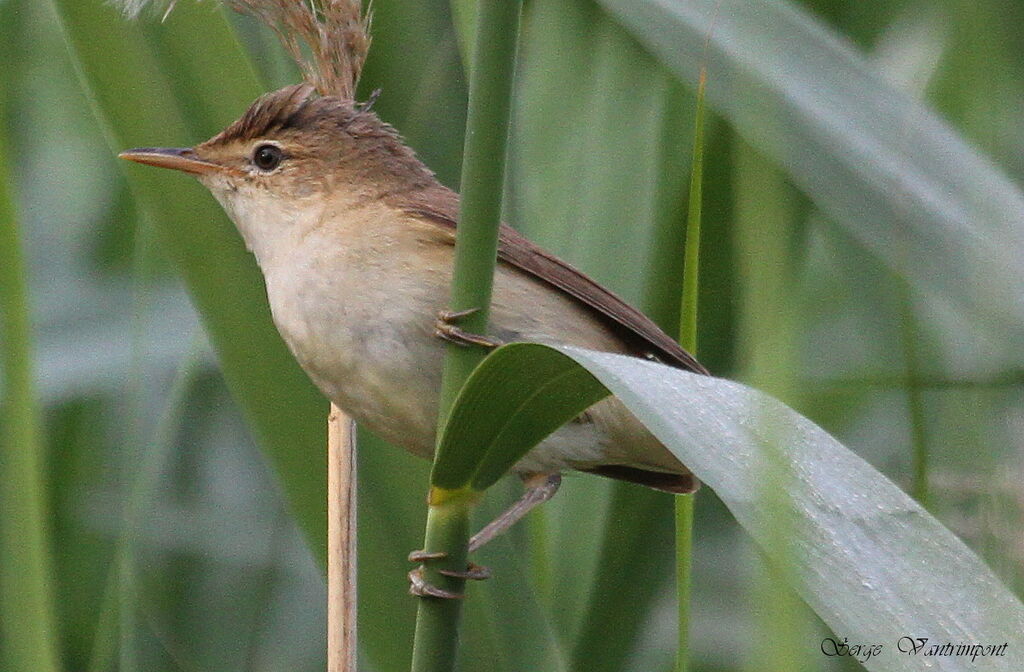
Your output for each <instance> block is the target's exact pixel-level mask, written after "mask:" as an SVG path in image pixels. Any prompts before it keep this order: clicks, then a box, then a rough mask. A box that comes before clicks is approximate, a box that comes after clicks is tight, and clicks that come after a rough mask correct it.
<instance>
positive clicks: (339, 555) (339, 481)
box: [327, 404, 357, 672]
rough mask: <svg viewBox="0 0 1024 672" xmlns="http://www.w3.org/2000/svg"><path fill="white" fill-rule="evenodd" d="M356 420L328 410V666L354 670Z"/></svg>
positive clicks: (333, 670) (330, 670) (332, 671)
mask: <svg viewBox="0 0 1024 672" xmlns="http://www.w3.org/2000/svg"><path fill="white" fill-rule="evenodd" d="M355 447H356V440H355V423H354V422H353V421H352V420H351V419H350V418H349V417H348V416H346V415H345V414H344V413H342V412H341V409H339V408H338V407H337V406H335V405H334V404H331V412H330V415H328V416H327V672H356V595H357V593H356V453H355Z"/></svg>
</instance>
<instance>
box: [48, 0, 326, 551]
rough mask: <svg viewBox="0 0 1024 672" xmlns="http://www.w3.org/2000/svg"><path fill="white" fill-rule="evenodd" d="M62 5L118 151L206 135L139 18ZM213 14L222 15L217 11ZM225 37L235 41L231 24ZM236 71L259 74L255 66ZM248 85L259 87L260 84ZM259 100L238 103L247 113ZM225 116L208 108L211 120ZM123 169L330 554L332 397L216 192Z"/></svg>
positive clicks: (297, 507) (287, 484)
mask: <svg viewBox="0 0 1024 672" xmlns="http://www.w3.org/2000/svg"><path fill="white" fill-rule="evenodd" d="M55 4H56V7H57V11H58V14H59V15H60V18H61V21H62V23H63V25H64V30H65V33H66V35H67V39H68V43H69V45H70V46H71V48H72V52H73V53H72V57H73V59H74V60H75V63H76V65H77V67H78V69H79V72H80V73H81V76H82V79H83V85H84V86H85V87H86V88H87V89H88V91H89V92H90V94H91V96H92V98H93V100H94V101H95V108H96V113H97V116H98V117H99V119H100V121H101V123H102V124H103V125H104V126H105V127H106V128H107V129H108V130H109V134H108V137H109V140H110V150H111V153H112V154H116V153H117V152H118V151H120V150H123V149H127V148H130V147H140V146H153V145H167V146H174V145H178V146H183V145H191V144H194V143H195V142H197V141H199V140H203V139H205V138H204V137H202V136H200V137H197V136H196V135H195V132H194V131H193V130H192V128H191V125H190V124H189V123H188V121H186V120H185V119H184V117H183V115H182V113H181V106H180V105H179V101H178V100H177V99H176V98H175V95H174V90H173V87H172V86H171V85H170V84H169V82H168V78H167V77H166V76H164V75H163V74H162V72H161V69H160V65H159V63H158V62H157V61H156V59H155V58H154V57H153V55H152V53H151V51H150V49H149V45H148V43H147V42H146V40H145V38H144V36H143V33H142V31H141V30H140V29H139V27H138V26H136V25H132V24H131V23H128V22H127V21H124V20H123V19H122V17H121V16H120V15H119V14H118V12H117V11H116V10H115V9H114V8H113V7H110V6H106V5H102V4H100V3H95V2H76V1H71V0H58V1H57V2H56V3H55ZM208 20H209V21H211V22H214V21H223V17H222V16H221V15H220V14H214V13H211V14H209V16H208ZM211 31H212V29H211ZM210 34H212V32H211V33H210ZM221 34H222V35H223V36H224V37H225V38H228V37H230V32H229V31H228V30H227V29H226V27H225V28H224V29H223V30H222V31H221ZM226 48H227V47H226ZM235 48H236V49H237V47H235ZM239 58H241V57H240V56H239ZM239 62H241V61H239ZM236 75H237V76H238V77H246V76H247V75H248V76H250V77H251V70H250V69H248V68H245V69H239V70H238V71H237V72H236ZM247 87H248V88H250V89H253V90H255V88H256V87H257V85H256V83H255V82H254V81H251V82H250V83H249V84H248V85H247ZM243 88H244V87H243ZM250 102H251V100H238V101H236V105H237V109H238V110H239V112H241V111H243V110H244V109H245V107H246V106H247V105H248V104H249V103H250ZM216 113H217V110H214V109H212V108H211V114H210V115H208V116H213V114H216ZM124 168H125V174H126V175H127V177H128V182H129V185H130V187H131V190H132V194H133V196H134V198H135V200H136V203H137V204H138V206H139V209H140V210H141V211H143V212H144V213H145V215H146V217H147V218H148V220H149V221H151V222H152V223H153V224H154V225H155V227H156V229H157V232H158V234H159V236H160V242H161V244H162V246H163V248H162V249H163V250H165V251H166V253H167V256H168V257H169V258H170V259H171V260H172V262H173V263H174V264H175V267H176V268H177V270H178V271H179V272H180V274H181V276H182V278H183V280H184V281H185V284H186V285H187V286H188V289H189V293H190V295H191V297H192V299H193V301H194V302H195V306H196V308H197V310H198V311H199V313H200V314H201V315H202V317H203V326H204V327H205V328H206V331H207V333H208V334H209V336H210V341H211V343H212V345H213V347H214V350H215V351H216V352H217V355H218V358H219V361H220V364H221V367H222V369H223V372H224V377H225V379H226V380H227V383H228V386H229V387H230V389H231V391H232V393H233V394H234V396H235V398H236V399H237V400H238V403H239V406H240V407H241V408H242V410H243V412H244V413H245V416H246V419H247V420H248V422H249V426H250V427H251V428H252V430H253V433H254V434H255V436H256V439H257V440H258V442H259V443H260V446H261V447H262V448H263V450H264V452H265V454H266V455H267V456H268V457H269V458H270V460H271V462H272V463H273V465H274V467H275V470H276V472H277V475H278V477H279V478H280V481H281V483H282V485H283V490H284V493H285V497H286V498H287V500H288V502H289V504H290V508H291V511H292V512H293V513H294V514H295V516H296V518H297V520H298V522H299V525H300V527H301V528H302V529H303V531H304V532H305V533H306V535H307V538H308V539H309V540H310V545H311V548H312V549H313V552H314V554H315V555H316V556H317V557H318V558H319V559H320V560H321V562H323V558H324V554H325V552H326V538H325V537H326V535H325V529H326V524H325V522H326V520H325V505H324V501H325V499H326V490H327V487H326V479H325V475H324V474H325V471H324V469H323V468H318V465H322V464H323V460H324V452H323V446H324V445H325V441H326V435H325V432H324V427H325V425H326V421H325V418H326V409H327V404H326V402H325V401H323V398H322V397H321V396H320V395H319V393H317V392H316V390H315V389H314V388H313V386H312V384H311V383H310V382H309V380H308V379H307V378H306V376H305V374H304V373H303V372H302V371H301V369H299V367H298V365H297V364H296V363H295V360H294V359H293V358H292V356H291V354H290V353H289V352H288V350H287V349H286V348H285V345H284V343H283V342H282V341H281V338H280V336H279V335H278V334H277V330H276V329H275V328H274V325H273V323H272V321H271V319H270V310H269V308H268V306H267V302H266V293H265V291H264V289H263V283H262V279H261V277H260V274H259V270H258V269H257V268H256V264H255V262H254V260H253V258H252V256H251V255H249V254H248V253H247V252H246V250H245V246H244V244H243V243H242V240H241V238H240V236H239V235H238V234H237V232H235V230H234V227H233V226H232V225H231V223H230V222H229V221H228V220H227V217H226V216H225V215H224V214H223V212H222V211H221V209H220V207H219V206H218V205H217V204H216V202H215V201H214V200H213V198H212V197H211V196H210V195H209V194H208V193H207V192H206V190H205V189H203V188H202V187H201V186H199V185H198V184H194V183H193V182H192V181H191V180H189V179H187V178H183V177H182V176H180V175H171V174H167V173H166V172H165V171H156V170H152V169H149V168H146V167H142V166H125V167H124ZM185 337H186V334H184V333H183V334H182V338H185Z"/></svg>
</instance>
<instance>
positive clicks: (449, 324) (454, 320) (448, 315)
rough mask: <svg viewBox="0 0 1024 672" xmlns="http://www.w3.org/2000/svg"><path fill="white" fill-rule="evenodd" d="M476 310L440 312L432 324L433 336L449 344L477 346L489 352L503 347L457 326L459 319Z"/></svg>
mask: <svg viewBox="0 0 1024 672" xmlns="http://www.w3.org/2000/svg"><path fill="white" fill-rule="evenodd" d="M478 310H480V309H479V308H470V309H469V310H457V311H453V310H442V311H441V312H439V313H438V314H437V321H436V322H435V323H434V335H435V336H438V337H439V338H443V339H444V340H446V341H449V342H451V343H455V344H456V345H467V346H468V345H479V346H481V347H484V348H489V349H491V350H493V349H494V348H497V347H499V346H502V345H504V343H502V342H501V341H499V340H496V339H493V338H489V337H487V336H483V335H481V334H472V333H470V332H468V331H465V330H463V329H461V328H460V327H459V326H458V323H459V321H460V320H461V319H463V318H464V317H469V316H470V315H472V314H473V313H475V312H477V311H478Z"/></svg>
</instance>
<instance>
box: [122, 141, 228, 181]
mask: <svg viewBox="0 0 1024 672" xmlns="http://www.w3.org/2000/svg"><path fill="white" fill-rule="evenodd" d="M117 156H118V157H119V158H122V159H128V160H129V161H134V162H136V163H144V164H146V165H147V166H156V167H158V168H173V169H174V170H180V171H182V172H184V173H191V174H192V175H209V174H210V173H218V172H221V171H223V170H224V167H223V166H220V165H218V164H216V163H213V162H211V161H206V160H205V159H201V158H199V156H198V155H196V153H195V152H194V151H192V149H190V148H183V149H179V148H168V147H140V148H138V149H129V150H128V151H125V152H121V153H120V154H118V155H117Z"/></svg>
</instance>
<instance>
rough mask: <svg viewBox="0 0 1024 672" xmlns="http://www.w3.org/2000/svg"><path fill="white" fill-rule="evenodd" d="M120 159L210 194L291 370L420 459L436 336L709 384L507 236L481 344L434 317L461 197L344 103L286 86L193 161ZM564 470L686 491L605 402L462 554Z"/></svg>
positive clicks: (556, 264)
mask: <svg viewBox="0 0 1024 672" xmlns="http://www.w3.org/2000/svg"><path fill="white" fill-rule="evenodd" d="M121 157H122V158H125V159H130V160H132V161H137V162H139V163H145V164H149V165H153V166H161V167H164V168H174V169H176V170H181V171H183V172H186V173H190V174H192V175H195V176H196V177H198V178H199V180H200V182H202V183H203V184H204V185H206V187H207V188H208V189H209V190H210V191H211V192H212V193H213V195H214V196H215V197H216V198H217V200H218V201H219V202H220V203H221V205H222V206H223V207H224V209H225V210H226V211H227V213H228V215H229V216H230V217H231V219H232V220H233V221H234V223H235V225H236V226H237V227H238V230H239V231H240V232H241V234H242V237H243V238H244V239H245V242H246V244H247V246H248V248H249V249H250V250H251V251H252V252H253V254H255V255H256V260H257V261H258V263H259V266H260V268H261V269H262V271H263V275H264V278H265V280H266V288H267V297H268V298H269V301H270V307H271V310H272V312H273V317H274V322H275V323H276V325H277V328H278V330H279V331H280V332H281V336H282V337H283V338H284V340H285V342H286V343H287V344H288V347H289V348H290V349H291V351H292V353H293V354H294V355H295V357H296V359H297V360H298V361H299V364H301V365H302V368H303V369H305V371H306V372H307V373H308V374H309V376H310V378H312V380H313V381H314V382H315V383H316V385H317V386H318V387H319V388H320V390H322V391H323V393H324V394H325V395H327V397H328V398H330V399H331V401H333V402H334V403H335V404H337V405H338V407H340V408H341V409H343V410H344V411H345V412H346V413H348V414H349V415H350V416H351V417H353V418H355V420H356V421H357V422H358V423H360V424H361V425H363V426H365V427H366V428H368V429H370V430H371V431H373V432H374V433H376V434H377V435H379V436H381V437H383V438H384V439H386V440H388V441H390V442H391V443H394V444H396V445H399V446H401V447H403V448H405V449H407V450H409V451H410V452H412V453H415V454H416V455H420V456H422V457H426V458H429V457H431V455H432V454H433V451H434V445H435V430H436V422H437V407H438V396H439V392H440V382H441V370H442V362H443V359H444V352H445V349H444V347H445V346H444V342H443V341H442V340H441V338H438V336H441V337H443V338H448V339H450V340H451V339H454V340H456V341H460V342H464V343H467V344H470V345H473V344H482V345H489V344H493V343H500V342H510V341H535V342H541V343H549V344H572V345H577V346H581V347H584V348H589V349H592V350H600V351H606V352H614V353H624V354H629V355H634V356H637V357H646V358H652V359H657V360H659V361H661V362H663V363H665V364H669V365H672V366H676V367H679V368H682V369H687V370H690V371H695V372H698V373H707V371H706V370H705V369H704V367H703V366H701V365H700V364H699V363H698V362H697V361H696V360H695V359H694V358H693V357H692V356H691V355H690V354H688V353H687V352H686V351H684V350H683V349H682V348H681V347H679V345H678V344H677V343H676V342H675V341H674V340H673V339H672V338H670V337H669V336H667V335H666V334H665V333H664V332H663V331H661V330H660V329H659V328H658V327H657V326H655V324H654V323H653V322H651V320H649V319H648V318H647V317H645V316H644V315H642V314H641V313H640V312H638V311H637V310H635V309H633V308H631V307H630V306H629V305H627V304H626V303H625V302H623V301H622V300H621V299H619V298H618V297H617V296H615V295H614V294H612V293H611V292H609V291H608V290H606V289H604V288H603V287H601V286H600V285H599V284H597V283H596V282H594V281H593V280H591V279H590V278H589V277H587V276H586V275H584V274H583V273H580V272H579V271H577V270H576V269H574V268H573V267H571V266H570V265H568V264H566V263H565V262H563V261H561V260H559V259H557V258H556V257H554V256H552V255H551V254H548V253H547V252H545V251H544V250H542V249H540V248H539V247H537V246H535V245H533V244H532V243H530V242H529V241H528V240H526V239H525V238H523V237H522V236H521V235H519V234H518V233H516V232H515V231H514V230H513V229H511V228H508V227H506V226H503V227H502V229H501V234H500V236H501V238H500V249H499V252H498V256H499V264H498V268H497V270H496V275H495V284H494V298H493V304H492V308H491V319H490V325H491V326H490V333H488V334H487V335H486V337H483V338H482V337H479V336H474V335H472V334H465V333H463V332H461V331H460V330H459V328H458V326H457V324H456V323H455V320H454V319H452V316H450V315H446V314H445V313H444V310H445V308H446V304H447V301H448V296H449V289H450V285H451V276H452V261H453V251H454V241H455V228H456V219H457V214H458V209H459V208H458V206H459V197H458V195H456V194H455V193H454V192H453V191H451V190H449V189H447V188H446V187H444V186H442V185H441V184H440V183H439V182H438V181H437V179H435V177H434V174H433V173H432V172H431V171H430V170H429V169H428V168H427V167H426V166H424V165H423V163H422V162H420V161H419V159H417V158H416V156H415V154H414V153H413V151H412V150H411V149H409V148H408V147H407V146H406V145H405V144H403V142H402V140H401V139H400V137H399V136H398V134H397V133H396V132H395V130H394V129H393V128H392V127H391V126H389V125H387V124H385V123H383V122H382V121H380V119H379V118H378V117H377V116H376V114H374V113H373V112H371V111H369V110H368V109H364V108H363V107H361V106H359V105H358V104H355V103H353V102H352V101H350V100H345V99H342V98H337V97H314V96H312V87H310V86H308V85H297V86H290V87H286V88H284V89H281V90H279V91H275V92H273V93H270V94H267V95H265V96H263V97H262V98H260V99H258V100H257V101H256V102H255V103H253V105H252V106H251V107H250V108H249V109H248V110H247V111H246V112H245V114H244V115H242V117H241V118H240V119H239V120H238V121H236V122H234V123H233V124H231V125H230V126H229V127H227V128H226V129H225V130H224V131H222V132H221V133H219V134H218V135H216V136H214V137H213V138H211V139H210V140H207V141H206V142H204V143H202V144H199V145H196V146H195V147H193V148H189V149H133V150H130V151H127V152H124V153H122V154H121ZM439 314H440V315H441V316H442V317H441V318H440V319H439V318H438V315H439ZM566 469H576V470H579V471H585V472H590V473H595V474H600V475H603V476H608V477H611V478H616V479H620V480H624V481H630V482H633V483H639V484H642V485H646V486H649V487H652V488H656V489H659V490H664V491H668V492H674V493H685V492H691V491H692V490H693V489H694V488H695V486H696V482H695V479H694V478H693V476H692V475H691V473H690V471H689V470H688V469H687V468H686V467H685V466H684V465H683V464H681V463H680V462H679V461H678V460H677V459H676V458H675V457H674V456H673V455H672V453H670V452H669V451H668V450H667V449H666V448H665V447H664V446H663V445H661V443H659V442H658V440H657V439H655V438H654V436H653V435H652V434H651V433H650V432H649V431H647V429H645V428H644V427H643V425H641V424H640V423H639V422H638V421H637V420H636V419H635V418H634V417H633V416H632V414H630V412H629V411H628V410H626V408H625V407H624V406H623V405H622V404H621V403H620V402H619V401H617V400H616V399H614V398H610V399H607V400H604V401H602V402H599V403H598V404H596V405H595V406H593V407H592V408H590V409H589V410H588V411H587V412H586V413H585V414H584V415H582V416H580V417H579V418H577V420H575V421H573V422H571V423H569V424H568V425H566V426H565V427H563V428H561V429H559V430H557V431H556V432H555V433H554V434H552V435H551V436H550V437H548V438H547V439H545V440H544V441H543V442H542V443H541V444H540V445H539V446H537V447H536V448H535V449H534V450H533V451H531V452H530V453H529V454H528V455H526V456H525V457H524V458H523V459H522V460H520V461H519V463H518V464H516V465H515V467H514V470H515V471H516V472H517V473H518V474H519V475H520V476H522V477H523V478H524V481H526V483H527V487H528V488H532V489H530V490H528V492H527V495H526V496H525V497H524V499H523V500H522V502H521V503H520V504H519V505H517V507H518V508H517V507H513V509H510V511H509V513H508V514H507V515H506V516H503V518H502V519H499V521H496V522H495V523H494V524H492V525H491V526H488V528H485V530H484V531H483V532H482V533H481V534H480V535H478V536H477V537H476V538H475V539H474V542H473V548H476V547H479V546H480V545H481V544H482V543H483V542H484V541H486V540H487V539H489V538H490V537H492V536H493V535H494V534H496V533H497V532H499V531H501V529H504V528H505V527H507V526H508V525H510V524H511V523H512V522H514V521H515V520H518V518H520V517H522V515H523V514H524V513H525V511H526V510H528V509H529V508H530V507H531V506H533V505H535V504H536V503H539V502H540V501H543V500H544V499H547V498H548V497H550V496H551V495H552V494H553V493H554V490H555V489H556V488H557V486H558V475H559V474H560V473H561V472H562V471H563V470H566Z"/></svg>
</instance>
